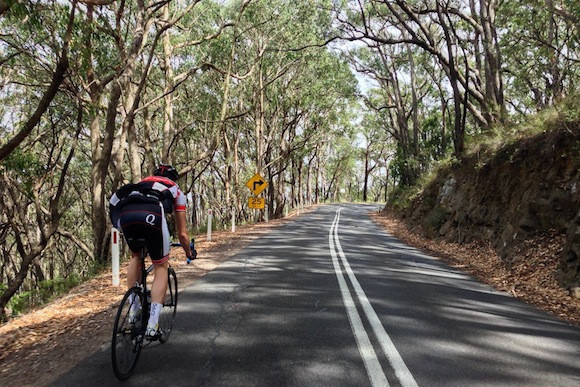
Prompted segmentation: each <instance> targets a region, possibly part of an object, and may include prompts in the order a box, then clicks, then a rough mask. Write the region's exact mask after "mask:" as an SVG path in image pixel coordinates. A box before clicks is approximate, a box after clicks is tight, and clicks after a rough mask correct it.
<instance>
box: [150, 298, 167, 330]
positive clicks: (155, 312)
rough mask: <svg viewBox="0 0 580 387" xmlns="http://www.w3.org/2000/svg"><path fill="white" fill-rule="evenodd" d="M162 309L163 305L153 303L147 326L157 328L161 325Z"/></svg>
mask: <svg viewBox="0 0 580 387" xmlns="http://www.w3.org/2000/svg"><path fill="white" fill-rule="evenodd" d="M162 307H163V304H160V303H158V302H152V303H151V313H149V323H148V324H147V326H149V327H155V326H157V324H159V312H161V308H162Z"/></svg>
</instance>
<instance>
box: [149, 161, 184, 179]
mask: <svg viewBox="0 0 580 387" xmlns="http://www.w3.org/2000/svg"><path fill="white" fill-rule="evenodd" d="M153 175H155V176H163V177H166V178H168V179H171V180H173V181H177V177H178V174H177V170H176V169H175V168H173V166H172V165H169V164H159V166H158V167H157V169H156V170H155V172H153Z"/></svg>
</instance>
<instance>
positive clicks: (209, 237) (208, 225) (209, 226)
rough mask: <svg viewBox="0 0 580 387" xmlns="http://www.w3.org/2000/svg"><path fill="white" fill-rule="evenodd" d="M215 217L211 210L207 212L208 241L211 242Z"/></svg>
mask: <svg viewBox="0 0 580 387" xmlns="http://www.w3.org/2000/svg"><path fill="white" fill-rule="evenodd" d="M212 217H213V212H212V210H211V208H210V209H209V210H207V240H208V241H211V218H212Z"/></svg>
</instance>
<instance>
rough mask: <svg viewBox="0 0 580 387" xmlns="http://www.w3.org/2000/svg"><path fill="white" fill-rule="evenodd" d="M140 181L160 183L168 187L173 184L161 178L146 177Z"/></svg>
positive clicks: (173, 183) (171, 181) (169, 180)
mask: <svg viewBox="0 0 580 387" xmlns="http://www.w3.org/2000/svg"><path fill="white" fill-rule="evenodd" d="M141 181H152V182H154V183H162V184H164V185H166V186H168V187H173V186H174V185H175V182H174V181H173V180H171V179H168V178H166V177H163V176H148V177H146V178H144V179H143V180H141Z"/></svg>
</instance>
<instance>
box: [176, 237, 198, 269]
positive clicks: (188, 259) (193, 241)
mask: <svg viewBox="0 0 580 387" xmlns="http://www.w3.org/2000/svg"><path fill="white" fill-rule="evenodd" d="M171 246H172V247H181V243H172V244H171ZM189 249H190V250H191V255H192V257H191V258H190V257H187V261H186V262H187V264H188V265H189V264H190V263H191V261H193V260H194V259H195V258H197V250H195V240H194V239H193V238H191V242H190V243H189Z"/></svg>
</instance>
